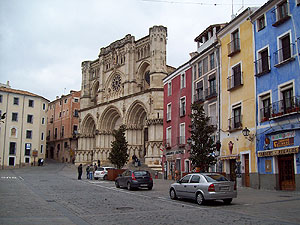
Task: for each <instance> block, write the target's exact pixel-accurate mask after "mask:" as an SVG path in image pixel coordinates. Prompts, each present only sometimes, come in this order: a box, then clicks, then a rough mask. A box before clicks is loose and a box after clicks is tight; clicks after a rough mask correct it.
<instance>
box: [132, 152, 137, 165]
mask: <svg viewBox="0 0 300 225" xmlns="http://www.w3.org/2000/svg"><path fill="white" fill-rule="evenodd" d="M136 159H137V158H136V155H135V154H133V156H132V164H135V162H136Z"/></svg>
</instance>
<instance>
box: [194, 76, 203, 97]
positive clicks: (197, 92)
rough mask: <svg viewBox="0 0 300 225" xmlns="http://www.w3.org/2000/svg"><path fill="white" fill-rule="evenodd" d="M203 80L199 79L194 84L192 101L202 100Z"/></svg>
mask: <svg viewBox="0 0 300 225" xmlns="http://www.w3.org/2000/svg"><path fill="white" fill-rule="evenodd" d="M203 100H204V97H203V81H199V82H197V83H196V85H195V96H194V101H195V102H197V101H203Z"/></svg>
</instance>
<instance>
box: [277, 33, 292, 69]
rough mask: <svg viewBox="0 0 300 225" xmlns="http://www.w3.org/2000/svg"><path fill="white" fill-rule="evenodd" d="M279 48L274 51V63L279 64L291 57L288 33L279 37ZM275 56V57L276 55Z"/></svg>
mask: <svg viewBox="0 0 300 225" xmlns="http://www.w3.org/2000/svg"><path fill="white" fill-rule="evenodd" d="M278 41H279V50H278V51H277V52H275V60H278V61H277V62H275V64H280V63H282V62H284V61H285V60H288V59H290V58H291V47H292V45H291V42H290V35H289V34H287V35H285V36H283V37H281V38H279V40H278ZM276 56H277V57H276Z"/></svg>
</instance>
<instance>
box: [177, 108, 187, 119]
mask: <svg viewBox="0 0 300 225" xmlns="http://www.w3.org/2000/svg"><path fill="white" fill-rule="evenodd" d="M185 114H186V112H185V107H180V108H179V116H180V117H182V116H185Z"/></svg>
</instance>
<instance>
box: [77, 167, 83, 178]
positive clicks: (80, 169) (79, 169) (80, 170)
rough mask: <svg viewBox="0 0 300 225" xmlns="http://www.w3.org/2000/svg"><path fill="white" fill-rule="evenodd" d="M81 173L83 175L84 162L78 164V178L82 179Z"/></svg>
mask: <svg viewBox="0 0 300 225" xmlns="http://www.w3.org/2000/svg"><path fill="white" fill-rule="evenodd" d="M81 175H82V164H80V165H79V166H78V180H81Z"/></svg>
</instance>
